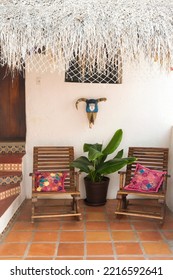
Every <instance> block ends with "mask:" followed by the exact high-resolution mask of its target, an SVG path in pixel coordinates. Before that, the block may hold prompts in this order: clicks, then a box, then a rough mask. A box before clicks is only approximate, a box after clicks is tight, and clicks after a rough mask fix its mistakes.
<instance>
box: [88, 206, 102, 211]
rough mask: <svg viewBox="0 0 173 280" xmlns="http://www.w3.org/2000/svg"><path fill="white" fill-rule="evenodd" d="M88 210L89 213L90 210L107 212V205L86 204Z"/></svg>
mask: <svg viewBox="0 0 173 280" xmlns="http://www.w3.org/2000/svg"><path fill="white" fill-rule="evenodd" d="M86 212H87V213H90V212H94V213H96V212H103V213H104V212H105V207H103V206H97V207H95V206H86Z"/></svg>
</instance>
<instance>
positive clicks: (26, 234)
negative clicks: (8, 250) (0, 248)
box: [3, 231, 33, 242]
mask: <svg viewBox="0 0 173 280" xmlns="http://www.w3.org/2000/svg"><path fill="white" fill-rule="evenodd" d="M32 236H33V233H32V231H20V232H18V233H16V231H10V232H9V233H8V234H7V236H6V237H5V238H4V240H3V241H4V242H29V241H31V239H32Z"/></svg>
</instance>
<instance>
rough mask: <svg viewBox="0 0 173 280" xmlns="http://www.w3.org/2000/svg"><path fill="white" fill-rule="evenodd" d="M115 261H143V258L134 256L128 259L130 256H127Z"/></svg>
mask: <svg viewBox="0 0 173 280" xmlns="http://www.w3.org/2000/svg"><path fill="white" fill-rule="evenodd" d="M117 260H145V258H144V257H142V256H140V257H136V256H134V257H130V256H128V257H118V258H117Z"/></svg>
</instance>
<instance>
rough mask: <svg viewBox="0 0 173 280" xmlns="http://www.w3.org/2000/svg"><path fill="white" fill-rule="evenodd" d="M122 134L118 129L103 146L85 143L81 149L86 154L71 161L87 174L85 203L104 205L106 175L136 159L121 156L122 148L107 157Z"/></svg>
mask: <svg viewBox="0 0 173 280" xmlns="http://www.w3.org/2000/svg"><path fill="white" fill-rule="evenodd" d="M122 136H123V131H122V129H118V130H117V131H116V132H115V133H114V135H113V137H112V138H111V140H110V142H109V143H108V144H107V146H106V147H105V148H104V147H103V145H102V144H99V143H96V144H87V143H85V144H84V146H83V151H84V152H87V153H88V155H87V156H80V157H78V158H77V159H75V160H74V161H73V162H72V163H71V165H72V166H73V167H75V168H78V169H79V171H80V172H84V173H86V174H87V176H86V177H84V182H85V187H86V199H85V202H86V204H88V205H92V206H98V205H104V204H105V203H106V196H107V190H108V185H109V180H110V179H109V177H107V176H106V175H108V174H111V173H114V172H116V171H118V170H120V169H121V168H123V167H124V166H126V165H127V164H131V163H132V162H134V161H135V160H136V158H134V157H126V158H123V150H120V151H119V152H118V153H116V155H113V158H112V159H108V158H107V157H108V156H109V155H110V154H113V153H114V152H115V150H116V149H117V148H118V146H119V145H120V143H121V140H122Z"/></svg>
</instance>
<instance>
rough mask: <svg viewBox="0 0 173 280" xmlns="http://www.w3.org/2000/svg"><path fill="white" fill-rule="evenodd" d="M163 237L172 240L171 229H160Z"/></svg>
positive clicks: (172, 232)
mask: <svg viewBox="0 0 173 280" xmlns="http://www.w3.org/2000/svg"><path fill="white" fill-rule="evenodd" d="M162 233H163V235H164V237H165V238H166V239H168V240H173V231H166V230H164V231H162Z"/></svg>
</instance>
